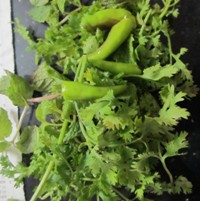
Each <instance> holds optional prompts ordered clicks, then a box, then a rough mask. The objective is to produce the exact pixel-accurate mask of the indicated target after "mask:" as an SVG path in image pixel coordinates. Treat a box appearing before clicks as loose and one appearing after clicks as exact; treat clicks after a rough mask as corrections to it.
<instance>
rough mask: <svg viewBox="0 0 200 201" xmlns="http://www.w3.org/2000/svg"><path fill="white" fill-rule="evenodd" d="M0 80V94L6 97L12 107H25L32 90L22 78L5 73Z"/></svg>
mask: <svg viewBox="0 0 200 201" xmlns="http://www.w3.org/2000/svg"><path fill="white" fill-rule="evenodd" d="M6 74H7V75H5V76H3V77H1V78H0V82H1V85H0V93H1V94H4V95H6V96H8V97H9V98H10V99H11V101H12V102H13V104H14V105H17V106H25V105H26V104H27V103H26V100H27V99H28V98H31V97H32V94H33V89H32V88H31V86H30V85H29V83H28V82H27V81H26V80H25V79H23V78H22V77H20V76H18V75H15V74H13V73H11V72H9V71H6Z"/></svg>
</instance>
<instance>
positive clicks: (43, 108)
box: [35, 100, 61, 122]
mask: <svg viewBox="0 0 200 201" xmlns="http://www.w3.org/2000/svg"><path fill="white" fill-rule="evenodd" d="M60 112H61V111H60V110H59V109H58V107H57V102H56V100H53V101H52V100H45V101H42V102H41V103H40V104H39V106H38V107H37V109H36V112H35V115H36V118H37V119H38V120H39V121H41V122H47V121H48V118H47V116H48V115H54V117H56V115H59V116H60Z"/></svg>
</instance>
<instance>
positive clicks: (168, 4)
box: [159, 0, 171, 19]
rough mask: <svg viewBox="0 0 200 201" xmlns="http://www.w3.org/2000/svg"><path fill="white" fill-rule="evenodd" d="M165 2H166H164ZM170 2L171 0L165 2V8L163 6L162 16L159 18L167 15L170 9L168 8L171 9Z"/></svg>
mask: <svg viewBox="0 0 200 201" xmlns="http://www.w3.org/2000/svg"><path fill="white" fill-rule="evenodd" d="M163 3H164V2H163ZM170 4H171V0H168V1H167V4H165V3H164V6H165V7H164V8H163V11H162V13H161V14H160V16H159V18H160V19H162V18H163V17H164V16H165V15H166V13H167V11H168V9H169V7H170Z"/></svg>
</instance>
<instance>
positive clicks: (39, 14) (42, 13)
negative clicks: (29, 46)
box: [29, 5, 51, 22]
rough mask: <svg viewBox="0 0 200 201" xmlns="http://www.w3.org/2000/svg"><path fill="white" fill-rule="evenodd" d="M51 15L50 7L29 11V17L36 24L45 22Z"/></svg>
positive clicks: (34, 8)
mask: <svg viewBox="0 0 200 201" xmlns="http://www.w3.org/2000/svg"><path fill="white" fill-rule="evenodd" d="M50 14H51V6H49V5H47V6H37V7H33V8H32V9H31V10H30V11H29V15H30V17H31V18H32V19H33V20H35V21H37V22H45V21H46V20H47V19H48V18H49V16H50Z"/></svg>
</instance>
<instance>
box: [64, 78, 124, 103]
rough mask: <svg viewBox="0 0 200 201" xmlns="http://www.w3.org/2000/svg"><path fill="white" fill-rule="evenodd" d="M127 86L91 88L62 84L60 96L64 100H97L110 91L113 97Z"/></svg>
mask: <svg viewBox="0 0 200 201" xmlns="http://www.w3.org/2000/svg"><path fill="white" fill-rule="evenodd" d="M126 88H127V85H116V86H92V85H89V84H83V83H80V82H74V81H63V82H62V96H63V98H64V99H65V100H92V99H98V98H101V97H103V96H105V95H106V94H107V92H108V91H109V90H112V91H113V93H114V95H119V94H120V93H122V92H124V91H125V90H126Z"/></svg>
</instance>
